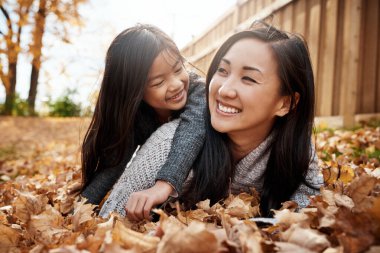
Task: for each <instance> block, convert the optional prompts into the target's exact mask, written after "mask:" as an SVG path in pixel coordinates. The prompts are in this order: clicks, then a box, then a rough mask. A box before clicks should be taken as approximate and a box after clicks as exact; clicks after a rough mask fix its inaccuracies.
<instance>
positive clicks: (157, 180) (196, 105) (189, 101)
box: [82, 25, 206, 206]
mask: <svg viewBox="0 0 380 253" xmlns="http://www.w3.org/2000/svg"><path fill="white" fill-rule="evenodd" d="M183 62H184V59H183V57H182V56H181V54H180V52H179V50H178V48H177V46H176V45H175V43H174V42H173V40H171V39H170V38H169V37H168V36H167V35H166V34H165V33H163V32H162V31H161V30H160V29H158V28H157V27H154V26H152V25H136V26H134V27H131V28H128V29H126V30H125V31H123V32H121V33H120V34H119V35H118V36H117V37H116V38H115V39H114V40H113V41H112V43H111V45H110V47H109V49H108V51H107V56H106V63H105V71H104V77H103V81H102V84H101V89H100V93H99V97H98V100H97V103H96V107H95V112H94V115H93V118H92V121H91V124H90V126H89V128H88V130H87V133H86V136H85V138H84V141H83V146H82V172H83V173H82V178H83V189H82V196H84V197H85V198H87V199H88V201H89V202H90V203H93V204H99V203H100V202H101V200H102V199H103V198H104V196H105V195H106V194H107V192H108V191H109V190H110V189H111V187H112V186H113V185H114V183H115V182H116V181H117V179H118V178H119V176H120V175H121V174H122V173H123V171H124V170H125V167H126V165H127V163H128V161H129V160H130V159H131V157H132V155H133V154H134V152H135V150H136V148H137V147H138V145H142V144H144V142H145V141H146V140H147V138H148V137H149V136H150V135H151V134H152V133H153V132H154V131H155V130H156V129H157V128H158V127H159V126H160V125H162V124H163V123H165V122H168V121H170V120H171V119H174V118H178V117H179V118H181V119H182V120H181V124H180V125H179V127H178V129H177V130H176V131H177V134H176V135H175V136H174V138H173V143H172V145H173V148H172V149H171V151H170V154H169V159H170V162H168V163H162V170H160V172H159V173H158V174H157V173H155V174H154V175H149V177H147V179H149V180H150V181H151V182H152V183H151V184H149V185H144V188H141V187H140V188H133V187H130V188H129V189H130V190H131V191H133V192H136V191H137V190H144V191H143V193H144V192H145V193H146V192H148V193H150V194H149V196H148V198H147V199H146V200H147V201H148V202H149V203H150V205H151V206H153V205H155V204H159V203H162V202H163V201H165V200H166V199H167V198H168V197H169V195H170V194H175V193H176V192H177V193H179V192H181V188H182V182H183V181H184V180H185V177H186V175H187V173H188V171H189V170H190V167H191V165H192V164H193V162H194V160H195V157H196V155H197V153H198V152H199V150H200V148H201V146H202V144H203V141H204V134H205V130H204V128H203V125H204V123H203V120H204V113H203V112H204V108H205V106H206V102H205V99H204V83H203V81H202V80H200V79H199V78H198V76H196V75H195V74H190V76H189V73H188V72H187V71H186V69H185V68H184V65H183ZM189 149H190V150H191V151H192V152H190V153H188V155H184V153H185V152H186V151H187V150H189ZM165 158H166V157H165ZM181 175H183V178H181ZM148 188H149V189H148Z"/></svg>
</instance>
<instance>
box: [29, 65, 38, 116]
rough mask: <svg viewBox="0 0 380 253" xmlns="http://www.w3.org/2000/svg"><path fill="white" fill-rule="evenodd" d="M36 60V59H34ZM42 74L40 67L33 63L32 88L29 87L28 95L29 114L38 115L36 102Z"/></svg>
mask: <svg viewBox="0 0 380 253" xmlns="http://www.w3.org/2000/svg"><path fill="white" fill-rule="evenodd" d="M33 62H34V59H33ZM39 74H40V69H39V68H37V67H36V66H35V64H34V63H32V73H31V76H30V88H29V96H28V104H29V115H31V116H33V115H36V113H35V102H36V96H37V84H38V76H39Z"/></svg>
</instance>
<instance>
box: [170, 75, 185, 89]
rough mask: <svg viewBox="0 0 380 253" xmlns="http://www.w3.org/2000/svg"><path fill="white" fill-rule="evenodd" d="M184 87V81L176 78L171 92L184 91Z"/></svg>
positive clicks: (172, 83) (172, 81) (172, 82)
mask: <svg viewBox="0 0 380 253" xmlns="http://www.w3.org/2000/svg"><path fill="white" fill-rule="evenodd" d="M182 87H183V83H182V80H181V79H180V78H177V77H174V78H173V79H172V80H171V82H170V86H169V90H170V91H177V90H180V89H182Z"/></svg>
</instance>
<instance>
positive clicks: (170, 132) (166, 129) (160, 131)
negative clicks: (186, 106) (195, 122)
mask: <svg viewBox="0 0 380 253" xmlns="http://www.w3.org/2000/svg"><path fill="white" fill-rule="evenodd" d="M180 121H181V119H175V120H172V121H169V122H168V123H165V124H163V125H162V126H160V127H159V128H157V130H156V131H154V132H153V133H152V135H151V136H150V137H149V138H148V140H147V141H146V143H157V142H161V141H163V140H172V139H173V136H174V133H175V131H176V129H177V127H178V124H179V123H180Z"/></svg>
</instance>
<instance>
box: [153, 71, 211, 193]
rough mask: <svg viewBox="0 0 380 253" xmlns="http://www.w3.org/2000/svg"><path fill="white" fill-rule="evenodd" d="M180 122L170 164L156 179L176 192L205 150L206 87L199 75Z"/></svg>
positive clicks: (192, 77) (193, 76) (192, 81)
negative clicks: (202, 150) (199, 154)
mask: <svg viewBox="0 0 380 253" xmlns="http://www.w3.org/2000/svg"><path fill="white" fill-rule="evenodd" d="M187 99H188V101H187V102H186V106H185V110H184V111H183V112H182V113H181V115H180V119H181V122H180V124H179V126H178V128H177V130H176V132H175V135H174V138H173V143H172V148H171V150H170V153H169V156H168V159H167V162H166V163H165V164H164V165H163V166H162V168H161V169H160V171H159V172H158V173H157V176H156V180H162V181H166V182H168V183H169V184H170V185H171V186H172V187H174V190H175V191H176V193H178V194H180V193H181V192H182V185H183V182H184V181H185V179H186V177H187V175H188V174H189V171H190V168H191V166H192V165H193V163H194V161H195V159H196V157H197V155H198V153H199V151H200V150H201V148H202V145H203V142H204V139H205V134H206V128H205V123H204V120H205V112H206V106H207V105H206V93H205V84H204V80H202V79H201V78H200V77H199V76H197V75H196V74H194V73H190V87H189V95H188V98H187Z"/></svg>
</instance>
